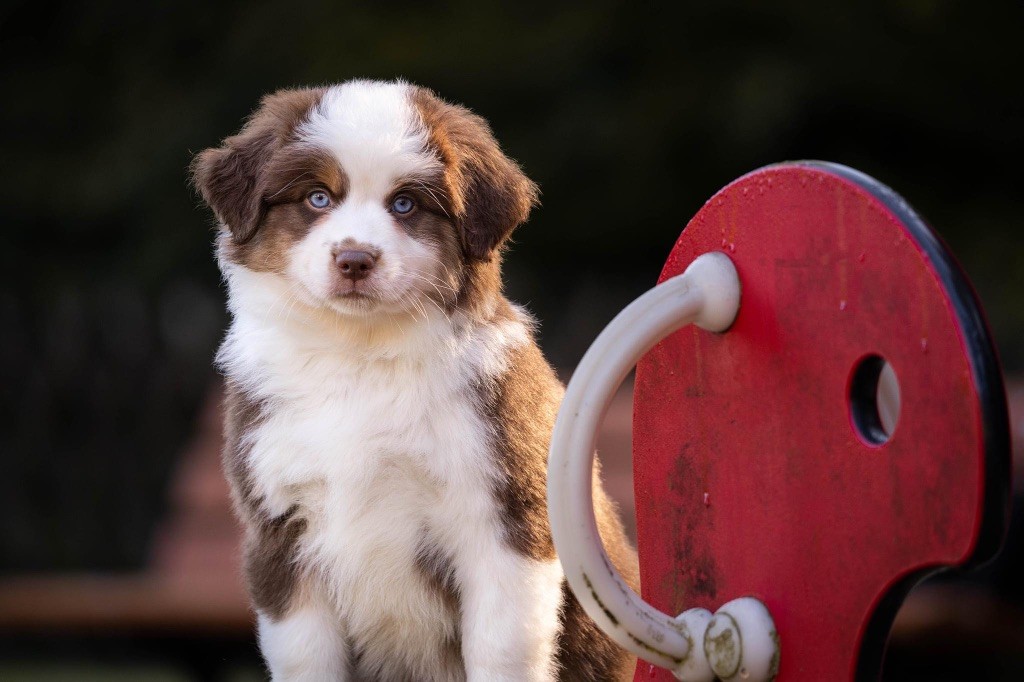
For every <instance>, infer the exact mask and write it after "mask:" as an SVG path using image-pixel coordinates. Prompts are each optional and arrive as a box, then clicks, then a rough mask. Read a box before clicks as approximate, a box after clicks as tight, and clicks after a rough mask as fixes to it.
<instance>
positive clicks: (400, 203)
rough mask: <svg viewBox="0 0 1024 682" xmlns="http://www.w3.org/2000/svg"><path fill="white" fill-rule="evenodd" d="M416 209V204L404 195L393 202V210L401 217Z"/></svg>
mask: <svg viewBox="0 0 1024 682" xmlns="http://www.w3.org/2000/svg"><path fill="white" fill-rule="evenodd" d="M415 207H416V204H415V202H413V200H412V199H410V198H409V197H407V196H405V195H404V194H400V195H399V196H397V197H395V200H394V201H392V202H391V210H392V211H394V212H395V213H398V214H400V215H405V214H406V213H408V212H409V211H411V210H412V209H413V208H415Z"/></svg>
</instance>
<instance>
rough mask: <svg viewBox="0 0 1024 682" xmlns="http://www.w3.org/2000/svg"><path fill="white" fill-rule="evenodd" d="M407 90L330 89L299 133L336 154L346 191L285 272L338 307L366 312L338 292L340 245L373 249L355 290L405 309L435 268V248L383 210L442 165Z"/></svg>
mask: <svg viewBox="0 0 1024 682" xmlns="http://www.w3.org/2000/svg"><path fill="white" fill-rule="evenodd" d="M409 95H410V88H409V86H408V85H406V84H405V83H377V82H369V81H353V82H349V83H345V84H344V85H340V86H335V87H333V88H331V89H330V90H328V91H327V92H326V93H325V94H324V96H323V99H322V100H321V102H320V104H319V106H317V107H316V108H315V109H314V110H313V112H312V113H311V115H310V118H309V120H308V121H307V122H306V123H304V124H303V125H302V126H301V127H300V128H299V131H298V133H299V137H300V138H301V139H302V140H303V141H305V142H306V143H308V144H309V145H310V146H314V147H316V148H319V149H326V150H327V151H329V152H330V153H331V154H332V155H333V156H334V158H336V159H337V161H338V163H339V164H340V166H341V168H342V170H343V171H344V172H345V175H346V177H347V180H348V188H347V192H346V194H345V196H344V197H341V198H340V202H339V203H337V204H336V205H334V206H333V207H332V208H330V209H329V210H328V212H327V215H326V216H324V218H323V219H321V220H320V221H319V222H318V223H317V224H316V225H315V226H314V227H313V229H312V230H310V232H309V234H308V235H307V236H306V237H304V238H303V239H302V240H301V241H300V242H299V243H298V244H296V245H295V247H294V248H293V249H292V253H291V254H290V259H289V260H290V262H289V266H288V274H289V276H290V277H291V278H293V279H294V280H297V281H298V282H299V283H300V284H301V285H302V287H303V288H304V289H305V290H306V291H307V292H308V293H310V294H312V295H313V296H314V297H315V298H316V299H318V300H320V301H321V302H328V303H330V304H331V305H332V307H335V308H337V309H340V310H342V311H343V312H349V311H360V310H365V309H366V306H365V305H357V304H355V303H351V302H349V301H347V299H344V298H338V297H337V293H338V291H337V287H338V281H339V280H338V274H337V272H336V268H337V266H336V265H335V262H334V252H335V251H336V250H337V249H339V248H341V247H343V246H344V247H349V248H355V249H360V248H362V249H367V250H372V251H375V252H377V253H379V258H378V260H377V264H376V266H375V267H374V269H373V272H372V274H371V275H370V276H369V277H367V278H366V279H365V280H362V281H360V282H359V284H358V286H357V288H358V290H359V291H361V292H366V293H369V294H371V296H372V297H373V298H375V299H377V300H378V301H379V302H381V303H383V304H384V305H385V306H388V304H391V305H390V306H388V307H403V306H402V305H401V302H402V300H403V299H404V298H407V297H409V296H410V295H413V294H415V292H417V291H420V290H422V289H423V286H424V285H423V281H424V278H425V277H427V278H429V277H430V276H431V274H432V273H433V272H434V270H435V268H436V266H435V263H436V261H437V253H436V251H435V250H434V248H433V246H432V245H431V244H430V243H429V242H423V241H419V240H416V239H414V238H413V237H412V236H410V235H409V234H408V233H407V232H406V231H405V230H404V229H403V228H402V226H401V225H399V224H398V223H397V222H396V220H395V218H394V217H393V216H392V214H391V213H390V212H389V210H388V209H389V205H390V201H391V199H392V196H393V193H394V191H395V189H396V188H397V187H398V185H399V183H401V182H403V181H409V180H414V179H415V178H423V177H426V176H428V175H430V174H432V173H436V172H438V171H439V170H440V169H441V162H440V161H439V160H438V159H437V158H436V156H435V155H434V154H433V153H431V152H429V151H427V131H426V129H425V128H424V126H423V124H422V122H421V120H420V117H419V114H418V112H417V111H416V109H415V108H414V107H413V106H412V104H411V102H410V99H409ZM396 304H397V305H396Z"/></svg>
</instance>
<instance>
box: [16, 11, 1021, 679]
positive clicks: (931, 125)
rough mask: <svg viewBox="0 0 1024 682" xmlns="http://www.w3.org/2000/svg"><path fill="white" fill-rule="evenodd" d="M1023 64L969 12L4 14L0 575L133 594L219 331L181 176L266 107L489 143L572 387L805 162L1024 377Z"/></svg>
mask: <svg viewBox="0 0 1024 682" xmlns="http://www.w3.org/2000/svg"><path fill="white" fill-rule="evenodd" d="M1022 46H1024V5H1022V4H1021V3H1020V2H978V1H977V0H976V1H974V2H967V1H958V2H952V1H951V2H938V1H930V0H901V1H898V2H888V3H876V2H847V3H841V4H838V5H837V4H833V3H808V2H796V1H795V0H788V1H786V0H780V1H776V2H772V3H757V2H735V1H722V2H715V3H700V4H697V3H694V4H692V5H691V6H688V7H684V6H681V5H680V6H676V7H675V8H674V9H673V10H672V11H667V10H655V9H653V8H650V7H645V6H643V5H641V4H640V3H608V2H593V3H589V4H587V5H585V6H582V7H576V8H574V9H573V8H561V7H557V6H555V4H554V3H543V4H525V3H520V4H516V5H514V6H513V5H512V4H511V3H510V4H509V5H508V6H507V7H505V8H501V7H498V6H494V5H490V4H482V3H477V2H463V3H448V4H447V5H445V6H444V7H440V8H438V7H427V6H425V5H421V4H418V3H397V2H395V3H376V4H372V5H371V4H369V3H364V4H361V5H351V4H349V3H336V2H328V1H326V0H325V1H323V2H288V3H278V4H275V5H262V4H248V3H220V4H212V3H203V2H174V3H144V4H135V3H127V2H118V1H110V2H91V3H79V4H68V5H63V4H61V3H56V4H42V3H21V4H18V3H13V4H10V3H9V4H5V5H4V6H3V7H2V9H0V93H2V104H0V145H2V146H0V168H2V170H0V173H2V175H0V180H2V181H0V572H2V573H6V574H14V573H22V572H26V571H47V572H53V571H72V570H75V571H77V570H124V569H134V568H138V567H140V566H141V565H142V563H143V561H144V559H145V557H146V555H147V548H148V547H149V544H150V541H151V534H152V531H153V527H154V524H155V523H156V522H157V520H158V519H159V518H160V515H161V514H162V513H163V512H164V510H165V505H166V498H167V488H168V478H169V475H170V472H171V471H172V467H173V465H174V461H175V457H176V456H177V455H178V454H179V453H180V452H181V450H182V448H183V447H184V445H185V444H186V442H187V441H188V439H189V438H190V437H191V434H192V432H193V423H194V420H195V418H196V415H197V413H198V410H199V406H200V403H201V401H202V399H203V397H204V395H206V394H207V392H208V391H209V387H210V386H211V384H212V383H213V382H214V381H215V374H214V372H213V370H212V369H211V358H212V354H213V351H214V348H215V347H216V344H217V342H218V340H219V338H220V335H221V333H222V331H223V329H224V326H225V323H226V318H225V315H224V312H223V298H224V295H223V290H222V287H221V285H220V283H219V279H218V274H217V271H216V268H215V266H214V264H213V259H212V256H211V238H212V218H211V216H210V214H209V213H208V212H207V211H206V210H205V209H204V208H202V207H201V206H200V205H199V202H198V199H197V197H196V195H195V194H194V192H193V191H192V190H191V189H190V188H189V186H188V182H187V177H186V167H187V166H188V163H189V161H190V159H191V157H192V155H193V154H194V153H195V152H197V151H199V150H201V149H203V148H205V147H207V146H210V145H214V144H216V143H217V142H218V141H219V140H220V139H221V138H223V137H224V136H226V135H228V134H230V133H232V132H234V131H235V130H237V129H238V127H239V126H240V125H241V122H242V120H243V118H244V117H245V116H246V115H247V114H248V113H249V112H250V111H251V110H252V109H253V107H254V106H255V105H256V103H257V101H258V100H259V98H260V96H261V95H262V94H264V93H266V92H269V91H272V90H275V89H277V88H281V87H286V86H293V85H309V84H323V83H332V82H337V81H341V80H345V79H348V78H352V77H371V78H394V77H402V78H405V79H407V80H410V81H413V82H416V83H419V84H423V85H427V86H429V87H431V88H433V89H435V90H437V91H438V92H439V93H441V94H442V95H443V96H444V97H446V98H448V99H450V100H453V101H458V102H461V103H464V104H466V105H468V106H470V107H471V108H473V109H474V110H476V111H477V112H478V113H480V114H482V115H483V116H484V117H486V118H487V119H489V120H490V121H491V123H492V125H493V127H494V130H495V132H496V134H497V137H498V138H499V140H501V142H502V143H503V145H504V147H505V148H506V150H507V151H508V152H509V153H510V155H512V156H513V157H515V158H516V159H518V160H519V161H520V163H521V164H522V165H523V166H524V168H525V169H526V171H527V172H528V174H529V175H530V176H531V177H532V178H533V179H535V180H536V181H537V182H538V183H539V184H540V186H541V188H542V191H543V206H542V207H541V208H539V209H538V210H536V211H535V212H534V214H533V217H532V219H531V220H530V222H529V223H528V224H527V225H526V226H524V227H523V228H521V229H520V231H519V232H518V233H517V234H516V238H515V244H514V246H513V250H512V251H511V252H510V254H509V255H508V257H507V259H506V263H507V265H506V273H507V280H508V290H509V294H510V296H511V297H512V298H514V299H515V300H518V301H520V302H523V303H526V304H527V305H528V307H529V308H530V309H531V310H533V311H534V312H535V313H536V314H537V316H538V317H539V319H540V321H541V323H542V329H543V331H542V345H543V347H544V349H545V351H546V352H547V354H548V355H549V357H550V358H551V359H552V360H553V361H554V362H555V364H556V365H558V366H559V367H560V368H563V369H564V370H566V371H571V368H572V367H573V366H574V365H575V363H576V361H577V360H578V358H579V357H580V356H581V355H582V352H583V351H584V350H585V348H586V347H587V345H588V344H589V343H590V341H591V340H592V339H593V337H594V336H595V335H596V334H597V332H598V331H599V330H600V328H601V327H602V326H603V325H604V324H605V323H606V322H607V321H608V320H609V319H610V318H611V316H612V315H614V313H615V312H617V311H618V310H619V309H620V308H621V307H622V306H623V305H625V304H626V303H628V302H629V301H630V300H631V299H632V298H634V297H635V296H637V295H638V294H640V293H641V292H642V291H644V290H645V289H646V288H648V287H650V286H651V285H652V284H653V283H654V281H655V280H656V278H657V275H658V272H659V270H660V268H661V264H662V261H663V259H664V257H665V256H666V255H667V253H668V250H669V249H670V247H671V245H672V244H673V242H674V240H675V238H676V237H677V235H678V233H679V231H680V230H681V229H682V227H683V226H684V225H685V224H686V222H687V220H688V219H689V217H690V216H692V215H693V213H695V212H696V210H697V209H698V208H700V206H701V205H702V204H703V202H704V200H705V199H706V198H707V197H709V196H710V195H711V194H713V193H714V192H715V191H716V190H717V189H719V188H720V187H721V186H722V185H724V184H726V183H727V182H729V181H730V180H732V179H733V178H735V177H737V176H739V175H741V174H743V173H745V172H747V171H749V170H752V169H754V168H757V167H759V166H761V165H764V164H768V163H772V162H776V161H781V160H787V159H801V158H818V159H826V160H831V161H836V162H839V163H843V164H846V165H850V166H853V167H855V168H858V169H859V170H862V171H864V172H866V173H868V174H870V175H872V176H874V177H876V178H878V179H879V180H881V181H882V182H885V183H886V184H888V185H890V186H892V187H893V188H895V189H896V190H897V191H898V192H900V193H901V194H903V196H904V197H906V198H907V199H908V200H909V201H910V203H911V204H913V205H914V206H915V207H916V208H917V209H918V211H919V212H921V213H922V214H923V215H924V216H925V217H926V218H927V219H928V220H930V221H931V223H932V224H933V226H934V227H935V229H936V230H937V231H938V232H939V233H940V234H941V235H942V237H943V238H944V239H945V240H946V241H947V242H948V243H949V245H950V247H951V248H952V250H953V251H954V253H956V254H957V256H958V257H959V259H960V260H961V262H962V264H963V266H964V268H965V270H966V271H967V273H968V275H969V276H970V278H971V279H972V280H973V282H974V284H975V286H976V287H977V290H978V293H979V295H980V298H981V299H982V302H983V304H984V306H985V308H986V310H987V313H988V315H989V318H990V322H991V325H992V330H993V333H994V336H995V339H996V342H997V344H998V346H999V350H1000V352H1001V355H1002V359H1003V362H1004V366H1005V369H1006V372H1007V374H1008V375H1009V376H1011V377H1013V376H1018V375H1020V374H1021V372H1022V371H1024V231H1022V230H1021V219H1020V216H1021V215H1022V212H1024V198H1022V193H1021V190H1020V185H1021V180H1022V176H1021V173H1020V171H1019V169H1018V166H1019V159H1020V157H1021V153H1022V151H1024V133H1022V130H1024V86H1022V83H1024V73H1022V65H1024V47H1022ZM1018 594H1019V591H1018ZM978 679H981V678H978ZM993 679H996V678H993Z"/></svg>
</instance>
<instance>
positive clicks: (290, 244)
mask: <svg viewBox="0 0 1024 682" xmlns="http://www.w3.org/2000/svg"><path fill="white" fill-rule="evenodd" d="M193 177H194V181H195V184H196V187H197V188H198V189H199V191H200V192H201V193H202V196H203V198H204V199H205V200H206V202H207V203H208V204H209V205H210V207H211V208H212V209H213V211H214V213H215V214H216V216H217V218H218V220H219V222H220V224H221V228H222V232H221V235H220V242H219V252H220V258H221V260H222V264H225V265H226V266H227V267H230V268H235V267H240V268H244V269H245V270H247V271H253V272H259V273H267V274H269V275H271V276H274V277H275V278H277V279H278V280H280V281H279V284H283V285H284V286H285V287H286V289H287V290H288V291H289V292H290V294H291V295H293V296H295V297H296V299H297V300H300V301H302V302H304V303H305V304H307V305H313V306H317V307H321V308H325V309H331V310H334V311H336V312H338V313H341V314H345V315H359V316H367V315H373V314H374V313H377V312H382V313H387V314H391V313H394V312H399V311H404V312H410V311H413V310H417V309H420V310H422V309H423V307H424V304H425V302H426V300H427V299H430V300H433V301H434V303H436V304H438V305H439V306H441V307H443V308H447V309H451V308H453V307H458V306H459V305H463V304H465V302H466V300H467V299H469V298H472V297H473V293H474V292H476V293H479V292H480V291H485V290H487V289H488V288H490V289H496V288H497V287H499V284H498V276H497V267H498V265H497V263H498V261H499V260H500V259H499V258H498V254H499V253H500V250H501V248H502V245H503V244H504V243H505V241H506V240H507V239H508V236H509V234H510V233H511V232H512V230H513V229H515V227H516V226H518V225H519V224H520V223H522V222H524V221H525V220H526V218H527V216H528V214H529V212H530V209H531V208H532V206H533V205H534V204H535V203H536V201H537V194H538V192H537V187H536V185H534V184H533V182H531V181H530V180H529V179H528V178H527V177H526V176H525V175H524V174H523V172H522V171H521V170H520V168H519V166H518V165H517V164H516V163H515V162H514V161H512V160H511V159H509V158H508V157H507V156H505V155H504V154H503V153H502V151H501V148H500V147H499V145H498V143H497V142H496V141H495V139H494V137H493V135H492V134H491V131H490V128H489V127H488V125H487V123H486V122H485V121H484V120H483V119H482V118H480V117H479V116H476V115H475V114H473V113H472V112H470V111H468V110H467V109H465V108H463V107H460V106H456V105H452V104H449V103H446V102H444V101H442V100H441V99H439V98H438V97H437V96H436V95H434V93H432V92H431V91H429V90H426V89H424V88H419V87H416V86H412V85H409V84H406V83H402V82H397V83H382V82H369V81H352V82H348V83H344V84H342V85H338V86H333V87H328V88H318V89H306V90H283V91H280V92H277V93H274V94H272V95H269V96H267V97H266V98H264V99H263V102H262V103H261V105H260V107H259V108H258V109H257V110H256V112H255V113H254V114H253V115H252V117H251V118H250V119H249V121H248V122H247V123H246V125H245V126H244V127H243V128H242V130H241V132H239V133H238V134H237V135H235V136H233V137H229V138H227V139H226V140H225V141H224V144H223V146H221V147H218V148H213V149H207V150H205V151H203V152H202V153H200V154H199V155H197V157H196V159H195V161H194V162H193Z"/></svg>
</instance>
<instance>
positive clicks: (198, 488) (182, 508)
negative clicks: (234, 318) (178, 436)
mask: <svg viewBox="0 0 1024 682" xmlns="http://www.w3.org/2000/svg"><path fill="white" fill-rule="evenodd" d="M220 403H221V391H220V390H219V388H217V389H214V390H211V392H210V395H209V396H208V398H207V400H206V404H205V405H204V407H203V409H202V411H201V415H200V418H199V420H198V422H197V425H196V426H197V428H196V433H195V435H194V437H193V439H192V442H191V443H190V445H189V446H188V447H187V449H186V450H185V452H184V453H183V454H182V458H181V461H180V464H179V466H178V470H177V472H176V474H175V477H174V480H173V482H172V489H171V492H170V495H169V502H170V513H169V515H168V516H167V518H166V519H165V520H164V521H163V522H162V523H161V524H160V526H159V527H158V530H157V532H156V537H155V538H154V543H153V546H152V551H151V555H150V561H149V565H148V566H147V567H146V568H145V569H144V570H142V571H140V572H138V573H103V574H99V573H96V574H91V573H83V574H53V575H39V574H32V575H24V576H10V577H4V578H2V579H0V636H3V635H14V634H17V635H47V634H60V633H63V634H68V635H74V634H80V635H93V636H95V635H107V634H109V635H117V634H123V633H131V634H132V635H140V634H147V633H149V634H153V635H160V634H169V633H187V634H189V635H190V636H191V635H219V636H232V637H234V636H237V637H249V636H251V631H252V623H253V618H252V614H251V612H250V610H249V606H248V602H247V599H246V596H245V593H244V590H243V588H242V582H241V579H240V574H239V568H240V567H239V552H238V541H239V536H240V535H239V531H238V528H237V526H236V523H235V520H234V518H233V517H232V514H231V507H230V501H229V497H228V491H227V485H226V483H225V482H224V478H223V476H222V475H221V472H220V454H219V453H220V448H221V443H222V439H221V425H220Z"/></svg>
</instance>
